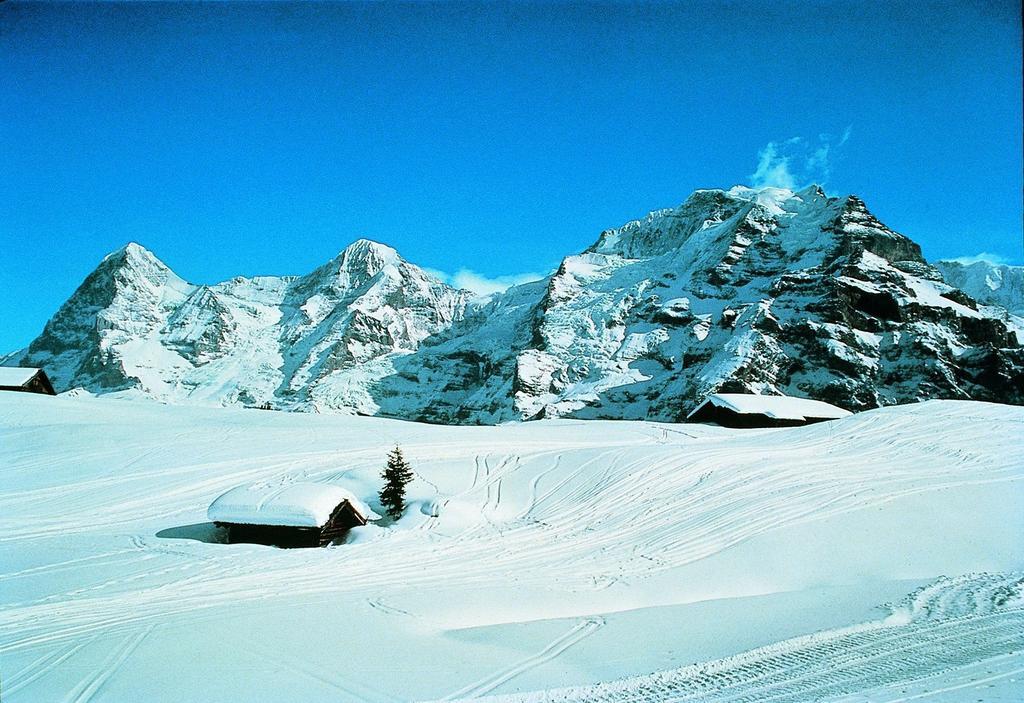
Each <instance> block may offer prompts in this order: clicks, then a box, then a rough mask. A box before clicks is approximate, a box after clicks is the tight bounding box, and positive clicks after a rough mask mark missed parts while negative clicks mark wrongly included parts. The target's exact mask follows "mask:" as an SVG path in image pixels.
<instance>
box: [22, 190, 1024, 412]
mask: <svg viewBox="0 0 1024 703" xmlns="http://www.w3.org/2000/svg"><path fill="white" fill-rule="evenodd" d="M944 274H945V275H947V276H949V278H948V279H944ZM955 274H956V275H954V270H953V269H952V268H950V267H949V266H948V265H947V264H943V269H942V270H941V271H940V269H937V268H935V267H933V266H931V265H929V264H928V263H927V262H926V261H925V260H924V258H923V257H922V256H921V252H920V248H919V247H918V246H917V245H916V244H915V243H914V242H913V241H911V240H910V239H908V238H907V237H905V236H903V235H901V234H898V233H896V232H894V231H892V230H891V229H889V228H888V227H886V226H885V225H884V224H882V223H881V222H879V221H878V219H876V218H875V217H874V216H873V215H872V214H871V213H870V212H869V211H868V209H867V208H866V206H865V205H864V203H863V202H862V201H861V200H860V199H858V198H857V197H855V196H847V197H843V198H834V197H828V196H827V195H825V193H824V192H823V191H822V190H821V189H820V188H818V187H816V186H814V187H810V188H807V189H804V190H802V191H799V192H791V191H788V190H782V189H776V188H765V189H760V190H754V189H750V188H744V187H735V188H732V189H730V190H728V191H723V190H700V191H697V192H695V193H694V194H693V195H692V196H691V197H690V198H689V199H688V200H687V201H686V202H685V203H683V204H682V205H681V206H679V207H678V208H674V209H668V210H660V211H656V212H653V213H651V214H649V215H648V216H647V217H646V218H644V219H642V220H637V221H634V222H630V223H627V224H626V225H624V226H622V227H620V228H618V229H613V230H608V231H605V232H603V233H602V234H601V235H600V237H599V238H598V240H597V241H596V242H595V243H594V244H593V245H592V246H591V247H590V248H588V249H587V250H586V251H584V252H583V253H581V254H578V255H573V256H569V257H567V258H566V259H565V260H564V261H563V262H562V264H561V266H559V268H558V270H557V271H556V272H555V273H554V274H552V275H551V276H550V277H549V278H547V279H546V280H543V281H538V282H535V283H528V284H525V285H521V286H517V287H515V288H512V289H510V290H509V291H507V292H505V293H503V294H500V295H496V296H492V297H491V298H489V299H486V300H479V299H473V298H472V296H471V294H469V293H468V292H466V291H458V290H455V289H453V288H451V287H449V286H447V285H445V284H444V283H443V282H441V281H439V280H437V279H435V278H432V277H431V276H429V275H428V274H426V273H425V272H424V271H423V270H422V269H420V268H418V267H416V266H414V265H412V264H409V263H407V262H405V261H404V260H402V259H401V258H400V257H399V256H398V254H397V253H396V252H395V251H394V250H393V249H390V248H388V247H385V246H383V245H380V244H375V243H373V242H369V241H366V240H360V241H358V242H356V243H354V244H353V245H351V246H350V247H348V248H347V249H346V250H345V251H343V252H342V253H341V254H339V255H338V257H337V258H335V259H333V260H332V261H330V262H328V263H327V264H325V265H324V266H322V267H320V268H319V269H317V270H316V271H314V272H313V273H311V274H309V275H307V276H302V277H299V278H270V277H264V278H254V279H244V278H236V279H233V280H231V281H228V282H225V283H221V284H218V285H214V286H193V285H190V284H188V283H185V282H184V281H182V280H181V279H180V278H178V277H177V276H175V275H174V273H173V272H171V271H170V270H169V269H168V268H167V267H166V266H165V265H164V264H163V263H161V262H160V261H159V260H158V259H156V258H155V257H154V256H153V255H152V254H150V253H149V252H147V251H146V250H145V249H143V248H142V247H139V246H138V245H134V244H131V245H128V246H127V247H126V248H125V249H123V250H121V251H119V252H115V253H114V254H111V255H110V256H108V257H107V258H106V259H104V261H103V262H102V263H101V264H100V266H99V268H97V270H96V271H95V272H94V273H93V274H91V275H90V276H89V277H88V278H87V279H86V281H85V282H84V283H83V284H82V286H81V287H80V288H79V289H78V290H77V291H76V292H75V294H74V295H73V296H72V297H71V299H69V300H68V302H67V303H65V304H64V306H62V307H61V309H60V310H59V311H58V313H57V314H56V315H55V316H54V318H53V319H52V320H51V321H50V322H49V323H48V324H47V326H46V328H45V330H44V331H43V334H42V335H41V336H40V337H39V338H37V339H36V340H35V341H34V342H32V344H31V345H30V346H29V348H28V349H27V350H25V351H24V352H20V353H16V354H14V355H11V356H9V357H8V358H7V359H6V360H5V363H7V364H21V365H34V366H43V367H44V368H46V369H47V371H48V372H50V374H51V377H52V378H53V379H54V382H55V385H57V387H58V388H60V389H68V388H73V387H76V386H84V387H85V388H87V389H88V390H91V391H94V392H106V391H120V390H125V389H130V388H133V389H137V391H139V392H142V393H144V394H146V395H150V396H153V397H156V398H159V399H161V400H166V401H174V402H181V401H186V402H202V403H213V404H236V403H237V404H246V405H251V404H263V403H270V404H271V405H272V406H274V407H280V408H284V409H306V410H308V409H319V410H327V409H336V410H342V411H350V412H357V413H362V414H383V415H390V416H396V417H405V418H412V419H422V420H430V421H435V422H457V423H493V422H500V421H504V420H510V419H520V418H536V417H553V416H564V415H571V416H576V417H589V418H597V417H600V418H649V419H660V420H675V419H679V418H681V417H683V416H684V415H685V413H686V412H687V411H688V410H689V409H691V408H692V407H693V406H694V405H695V404H696V403H697V402H699V400H700V399H701V398H702V397H703V396H704V395H705V394H707V393H708V392H711V391H714V390H726V391H753V392H761V393H776V392H783V393H790V394H794V395H801V396H808V397H813V398H819V399H822V400H826V401H828V402H832V403H835V404H837V405H840V406H843V407H846V408H850V409H854V410H857V409H864V408H870V407H875V406H879V405H887V404H892V403H899V402H907V401H914V400H922V399H927V398H973V399H980V400H994V401H1001V402H1009V403H1024V351H1022V349H1021V348H1020V339H1019V337H1018V335H1017V332H1018V331H1020V330H1021V326H1020V318H1019V317H1017V316H1016V315H1014V314H1012V313H1011V312H1008V311H1007V309H1006V308H1010V309H1011V310H1013V311H1019V309H1020V308H1021V307H1022V306H1024V303H1021V302H1020V295H1021V293H1020V291H1021V287H1020V278H1019V271H1018V272H1017V278H1014V272H1013V271H1012V270H1011V271H1010V272H1005V271H1002V272H1000V274H999V275H1000V279H999V280H1000V281H1001V287H998V289H999V290H1000V291H1002V292H1001V293H1000V295H1002V296H1003V297H985V298H982V297H980V296H978V298H979V299H980V303H982V304H979V300H978V299H976V298H975V295H976V293H975V291H976V289H977V288H978V286H977V285H975V283H974V281H975V280H976V278H977V275H973V274H972V275H971V276H967V277H960V276H959V272H955ZM964 289H967V290H966V291H965V290H964ZM988 289H989V290H992V286H989V287H988ZM1015 301H1016V302H1015ZM1014 306H1015V307H1014Z"/></svg>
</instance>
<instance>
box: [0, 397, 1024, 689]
mask: <svg viewBox="0 0 1024 703" xmlns="http://www.w3.org/2000/svg"><path fill="white" fill-rule="evenodd" d="M1022 434H1024V409H1022V408H1017V407H1011V406H1001V405H993V404H986V403H977V402H956V401H933V402H927V403H921V404H913V405H908V406H900V407H893V408H884V409H880V410H874V411H870V412H864V413H860V414H857V415H854V416H851V417H848V418H844V419H842V420H838V421H835V422H830V423H824V424H819V425H813V426H808V427H801V428H793V429H783V430H746V431H740V430H725V429H721V428H715V427H706V426H697V425H659V424H652V423H643V422H601V421H590V422H585V421H578V420H566V419H560V420H546V421H541V422H535V423H517V424H510V425H503V426H499V427H439V426H431V425H423V424H417V423H409V422H402V421H396V420H386V419H379V418H359V417H346V416H337V415H319V416H317V415H308V414H291V413H275V412H263V411H259V410H242V409H207V408H200V407H179V406H166V405H161V404H158V403H152V402H145V401H141V400H136V401H129V400H116V399H111V398H91V397H88V396H82V397H78V398H68V397H64V398H60V397H58V398H51V397H44V396H34V395H30V394H16V393H7V394H0V467H2V471H0V476H2V478H0V564H2V567H0V570H2V574H0V672H2V681H3V684H2V685H3V699H4V701H5V702H6V701H10V702H11V703H17V702H18V701H60V700H71V701H92V702H93V703H103V702H104V701H106V702H107V703H117V702H121V701H139V700H146V701H152V702H158V701H175V702H179V701H183V700H195V701H199V700H201V701H233V702H239V701H241V702H245V701H267V700H274V701H292V700H303V701H334V702H337V701H409V700H428V699H430V700H440V699H444V700H452V699H461V698H471V697H476V696H483V695H492V694H493V695H506V696H513V697H512V698H511V700H515V701H519V700H530V701H534V700H608V701H635V702H637V703H639V702H641V701H654V700H658V701H660V700H664V701H667V700H673V701H676V700H694V701H726V700H728V701H765V700H773V701H847V702H849V701H872V702H874V703H882V702H886V701H896V700H910V699H915V697H917V698H916V699H917V700H944V701H962V700H972V701H973V700H979V699H980V700H985V701H1017V700H1020V699H1021V697H1022V696H1024V679H1022V678H1021V674H1020V671H1021V670H1022V669H1024V600H1022V593H1021V588H1022V587H1021V580H1022V578H1024V546H1022V543H1021V541H1020V535H1021V534H1024V511H1022V510H1021V509H1020V507H1021V505H1024V463H1022V462H1021V459H1020V451H1019V449H1020V437H1021V436H1022ZM395 443H400V444H401V446H402V447H403V449H404V451H405V453H406V456H407V457H408V458H409V459H410V461H411V463H412V464H413V467H414V468H415V470H416V473H417V478H416V480H415V481H414V482H413V484H412V485H411V486H410V499H411V505H410V508H409V509H408V511H407V512H406V514H405V516H404V517H403V518H402V520H401V521H399V522H398V523H397V524H386V523H385V524H383V525H381V524H378V525H376V526H367V527H363V528H357V529H356V530H354V531H353V533H352V534H351V537H350V539H349V543H347V544H344V545H339V546H334V547H329V548H326V549H308V550H279V549H274V548H269V547H261V546H257V545H225V544H219V543H216V538H217V533H216V531H215V530H214V529H213V528H212V526H211V525H210V524H209V523H207V519H206V508H207V506H208V505H209V502H210V501H211V500H213V499H214V498H215V497H217V496H218V495H220V494H221V493H223V492H224V491H225V490H227V489H229V488H231V487H232V486H235V485H238V484H242V483H252V482H259V483H260V484H261V485H269V484H277V485H282V486H283V485H287V484H289V483H293V482H320V483H338V484H340V485H342V486H343V487H344V488H346V489H348V490H351V491H353V492H354V493H355V494H356V496H358V497H360V498H362V499H364V500H366V501H367V502H369V503H370V507H372V508H378V507H379V506H378V505H377V504H376V499H375V494H376V491H377V489H378V488H379V480H380V479H379V478H378V475H379V471H380V469H381V467H382V465H383V461H384V456H385V453H386V452H387V451H388V449H390V448H391V446H393V445H394V444H395ZM378 512H379V511H378ZM565 687H575V688H569V689H566V688H565ZM580 687H582V688H580Z"/></svg>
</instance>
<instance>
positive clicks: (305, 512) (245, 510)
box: [206, 483, 380, 527]
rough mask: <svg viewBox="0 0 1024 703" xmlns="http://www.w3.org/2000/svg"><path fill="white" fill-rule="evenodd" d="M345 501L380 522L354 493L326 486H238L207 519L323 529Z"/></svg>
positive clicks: (215, 503)
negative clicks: (332, 514)
mask: <svg viewBox="0 0 1024 703" xmlns="http://www.w3.org/2000/svg"><path fill="white" fill-rule="evenodd" d="M345 501H348V503H349V505H351V506H352V508H353V509H354V510H355V511H356V512H357V513H359V514H360V515H362V516H363V518H365V519H366V520H377V519H379V518H380V516H379V515H377V514H376V513H375V512H373V511H372V510H370V507H369V506H368V505H366V503H364V502H363V501H361V500H359V498H357V497H356V496H355V494H354V493H352V492H351V491H349V490H346V489H344V488H342V487H341V486H333V485H330V484H326V483H291V484H288V485H286V486H280V485H266V484H254V485H249V486H238V487H237V488H232V489H231V490H230V491H228V492H227V493H225V494H223V495H222V496H220V497H219V498H217V499H216V500H215V501H213V502H212V503H211V504H210V507H209V509H208V510H207V511H206V515H207V517H209V518H210V520H212V521H214V522H232V523H238V524H244V525H280V526H287V527H323V526H324V525H325V524H327V521H328V520H329V519H330V517H331V513H333V512H334V509H335V508H337V507H338V506H339V505H340V504H341V503H343V502H345Z"/></svg>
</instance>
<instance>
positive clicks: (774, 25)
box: [0, 0, 1022, 350]
mask: <svg viewBox="0 0 1024 703" xmlns="http://www.w3.org/2000/svg"><path fill="white" fill-rule="evenodd" d="M1021 152H1022V143H1021V39H1020V16H1019V4H1018V3H1016V2H975V3H970V4H962V3H937V4H927V3H921V2H914V3H906V4H900V3H857V2H851V1H846V2H812V1H809V0H808V1H805V2H799V3H795V2H790V3H787V2H778V3H771V4H769V3H741V2H709V3H691V4H687V5H685V6H684V5H666V4H653V5H651V4H645V5H635V4H603V5H582V4H573V5H556V4H551V3H544V4H529V5H528V4H508V5H506V4H497V3H493V4H477V5H446V4H429V3H420V4H407V5H382V4H373V5H363V4H330V5H328V4H304V5H294V4H285V3H269V4H255V3H253V4H239V3H232V4H226V3H223V4H222V3H214V4H205V5H187V4H182V5H177V4H169V3H129V4H127V5H116V4H107V3H84V4H80V5H56V4H45V3H44V4H24V3H20V2H17V1H10V2H5V3H2V4H0V178H2V182H3V191H4V192H3V197H2V198H0V243H2V245H3V251H4V254H3V256H2V257H0V290H2V293H3V299H4V324H3V325H2V326H0V350H10V349H13V348H16V347H19V346H22V345H24V344H26V343H28V342H29V341H30V340H31V339H32V337H34V336H35V335H36V334H37V333H38V332H39V331H40V330H41V328H42V326H43V324H44V323H45V321H46V320H47V319H48V317H49V316H50V315H51V314H52V313H53V312H54V311H55V310H56V309H57V307H58V306H59V305H60V303H61V302H63V301H64V300H65V299H66V298H67V297H68V296H69V295H70V294H71V293H72V292H73V291H74V289H75V287H76V286H77V285H78V284H79V283H80V282H81V280H82V278H84V277H85V276H86V275H87V274H88V273H89V271H91V270H92V268H93V267H94V266H95V265H96V263H97V262H98V261H99V259H100V258H102V256H103V255H104V254H105V253H106V252H108V251H111V250H113V249H116V248H118V247H120V246H122V245H123V244H124V243H125V242H127V241H129V240H135V241H138V242H140V243H142V244H144V245H145V246H147V247H149V248H150V249H152V250H153V251H154V252H155V253H156V254H157V255H158V256H159V257H161V258H162V259H163V260H164V261H166V262H167V263H168V264H169V265H170V266H171V267H172V268H173V269H174V270H175V271H176V272H178V273H179V274H180V275H181V276H183V277H184V278H186V279H187V280H189V281H192V282H196V283H212V282H215V281H219V280H223V279H226V278H229V277H231V276H234V275H239V274H242V275H252V274H296V273H304V272H307V271H309V270H311V269H312V268H314V267H315V266H316V265H318V264H320V263H322V262H323V261H325V260H327V259H328V258H330V257H331V256H333V255H334V254H336V253H337V252H338V251H339V250H340V249H342V248H344V247H345V246H346V245H347V244H348V243H349V242H351V241H352V240H353V239H355V238H358V237H368V238H371V239H376V240H378V241H382V242H385V243H387V244H390V245H391V246H394V247H395V248H397V249H398V250H399V252H400V253H402V255H403V256H405V257H406V258H407V259H409V260H411V261H413V262H415V263H418V264H420V265H423V266H425V267H429V268H432V269H436V270H440V271H446V272H449V273H455V272H457V271H460V270H464V271H463V273H462V277H463V278H462V280H463V281H468V280H471V279H472V280H474V281H476V283H477V284H478V285H487V283H488V280H489V279H494V278H496V277H502V276H512V277H514V276H516V275H519V274H523V273H527V272H536V271H540V272H543V271H545V270H547V269H549V268H552V267H554V266H556V265H557V263H558V261H559V259H560V257H561V256H563V255H566V254H568V253H572V252H574V251H578V250H580V249H582V248H584V247H585V246H587V245H588V244H590V243H591V242H592V241H593V240H594V239H595V238H596V237H597V235H598V233H599V232H600V231H601V230H602V229H605V228H607V227H612V226H616V225H618V224H621V223H622V222H624V221H626V220H629V219H632V218H635V217H638V216H642V215H643V214H645V213H646V212H647V211H649V210H652V209H655V208H661V207H668V206H672V205H676V204H678V203H680V202H681V201H682V200H684V199H685V198H686V196H687V195H688V194H689V193H690V192H691V191H693V190H694V189H695V188H702V187H729V186H731V185H734V184H737V183H751V182H755V181H758V182H774V183H779V182H786V181H787V179H788V182H792V183H794V184H795V185H803V184H805V183H806V182H809V181H812V180H813V181H823V182H824V185H825V187H826V190H828V191H829V192H832V193H836V194H839V193H848V192H854V193H857V194H859V195H861V196H862V197H863V198H864V199H865V201H866V202H867V203H868V206H869V207H870V208H871V209H872V210H873V211H874V212H875V213H876V215H878V216H879V217H880V218H881V219H882V220H883V221H885V222H886V223H887V224H889V225H890V226H891V227H893V228H895V229H897V230H899V231H901V232H903V233H905V234H907V235H909V236H911V237H912V238H914V239H915V240H917V241H918V242H919V243H921V244H922V246H923V248H924V251H925V254H926V255H927V256H929V257H932V258H938V257H951V256H960V255H974V254H978V253H979V252H987V253H988V254H990V255H994V256H996V257H1002V258H1004V259H1006V260H1008V261H1010V262H1011V263H1020V262H1021V259H1022V251H1021V246H1022V245H1021V227H1022V216H1021V192H1022V182H1021V180H1022V176H1021V171H1022V163H1021ZM474 277H475V278H474Z"/></svg>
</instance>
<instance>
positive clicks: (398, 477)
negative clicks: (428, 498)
mask: <svg viewBox="0 0 1024 703" xmlns="http://www.w3.org/2000/svg"><path fill="white" fill-rule="evenodd" d="M381 477H382V478H383V479H384V487H383V488H382V489H380V504H381V505H382V506H384V508H385V510H387V512H388V516H390V517H391V519H392V520H397V519H398V518H400V517H402V511H403V510H405V487H406V485H407V484H408V483H409V482H410V481H412V477H413V475H412V467H411V466H409V463H408V462H407V461H406V460H405V457H404V456H402V450H401V449H399V448H398V447H395V448H394V449H392V450H391V452H390V453H389V454H388V463H387V466H385V467H384V471H383V472H382V473H381Z"/></svg>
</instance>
